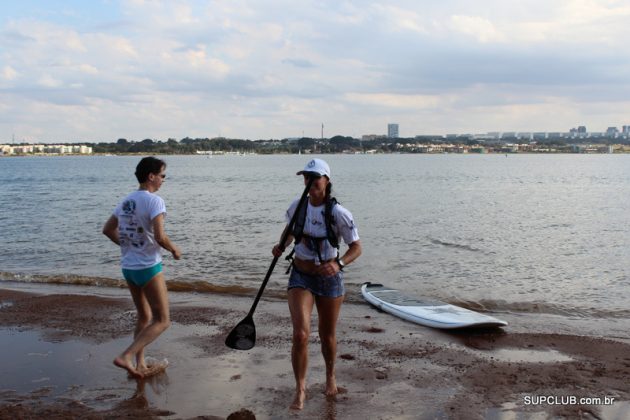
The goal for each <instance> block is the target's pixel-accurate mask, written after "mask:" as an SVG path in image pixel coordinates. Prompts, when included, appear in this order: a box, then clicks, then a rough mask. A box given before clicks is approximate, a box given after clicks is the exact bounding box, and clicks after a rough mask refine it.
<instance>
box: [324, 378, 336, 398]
mask: <svg viewBox="0 0 630 420" xmlns="http://www.w3.org/2000/svg"><path fill="white" fill-rule="evenodd" d="M338 393H339V389H337V381H336V380H335V377H334V376H331V377H328V378H326V391H325V392H324V394H326V396H327V397H334V396H335V395H337V394H338Z"/></svg>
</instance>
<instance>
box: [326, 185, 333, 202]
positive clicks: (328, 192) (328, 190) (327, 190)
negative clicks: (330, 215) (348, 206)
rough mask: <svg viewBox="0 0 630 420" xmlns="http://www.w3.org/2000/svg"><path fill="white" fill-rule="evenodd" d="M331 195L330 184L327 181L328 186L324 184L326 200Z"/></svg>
mask: <svg viewBox="0 0 630 420" xmlns="http://www.w3.org/2000/svg"><path fill="white" fill-rule="evenodd" d="M331 194H332V182H330V181H328V184H326V200H328V199H329V198H330V196H331Z"/></svg>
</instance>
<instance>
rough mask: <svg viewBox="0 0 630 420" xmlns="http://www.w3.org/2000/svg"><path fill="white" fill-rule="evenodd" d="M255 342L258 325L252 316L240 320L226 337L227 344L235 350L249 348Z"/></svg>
mask: <svg viewBox="0 0 630 420" xmlns="http://www.w3.org/2000/svg"><path fill="white" fill-rule="evenodd" d="M255 344H256V327H255V326H254V320H253V319H252V317H250V316H248V317H246V318H245V319H244V320H242V321H241V322H239V323H238V325H237V326H236V327H234V329H233V330H232V331H231V332H230V334H228V336H227V338H226V339H225V345H226V346H228V347H229V348H231V349H234V350H249V349H251V348H252V347H254V345H255Z"/></svg>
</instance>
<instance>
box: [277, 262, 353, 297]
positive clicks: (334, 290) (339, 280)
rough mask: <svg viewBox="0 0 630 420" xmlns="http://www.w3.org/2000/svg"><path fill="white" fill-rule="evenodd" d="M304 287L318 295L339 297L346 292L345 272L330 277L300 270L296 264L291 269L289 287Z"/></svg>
mask: <svg viewBox="0 0 630 420" xmlns="http://www.w3.org/2000/svg"><path fill="white" fill-rule="evenodd" d="M296 287H299V288H302V289H306V290H308V291H310V292H311V293H313V294H314V295H316V296H322V297H331V298H337V297H339V296H343V295H344V294H346V288H345V286H344V285H343V274H342V273H341V272H339V273H337V274H335V275H334V276H330V277H323V276H312V275H310V274H306V273H302V272H301V271H298V270H297V269H296V268H295V266H293V268H292V269H291V275H290V276H289V286H288V287H287V289H289V290H291V289H293V288H296Z"/></svg>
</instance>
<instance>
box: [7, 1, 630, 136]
mask: <svg viewBox="0 0 630 420" xmlns="http://www.w3.org/2000/svg"><path fill="white" fill-rule="evenodd" d="M628 22H630V2H628V1H627V0H623V1H614V0H553V1H550V0H475V1H469V0H440V1H434V0H388V1H385V0H382V1H378V0H350V1H344V0H334V1H328V0H319V1H310V0H298V1H296V0H251V1H246V0H225V1H223V0H222V1H210V0H208V1H196V0H168V1H160V0H154V1H149V0H126V1H125V0H90V1H84V0H69V1H60V0H41V1H35V0H21V1H19V2H3V4H2V7H1V9H0V143H11V142H13V141H15V142H16V143H18V142H22V141H25V142H43V143H53V142H80V141H86V142H101V141H103V142H115V141H117V139H119V138H126V139H128V140H135V141H140V140H143V139H146V138H151V139H154V140H162V141H165V140H167V139H169V138H174V139H177V140H180V139H182V138H184V137H193V138H197V137H201V138H205V137H208V138H213V137H228V138H239V139H250V140H257V139H282V138H287V137H302V136H306V137H317V138H319V137H320V136H321V135H322V131H323V135H324V137H327V138H329V137H332V136H334V135H343V136H353V137H356V138H360V137H361V136H362V135H366V134H385V133H387V124H388V123H397V124H399V129H400V136H401V137H413V136H416V135H443V134H480V133H487V132H512V131H516V132H544V131H547V132H557V131H560V132H566V131H569V130H570V129H571V128H573V127H577V126H580V125H584V126H586V127H587V130H588V131H589V132H602V131H605V130H606V129H607V128H608V127H611V126H616V127H619V128H621V126H623V125H630V55H629V54H628V53H627V49H628V47H627V42H628V40H630V24H629V23H628ZM322 125H323V130H322Z"/></svg>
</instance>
